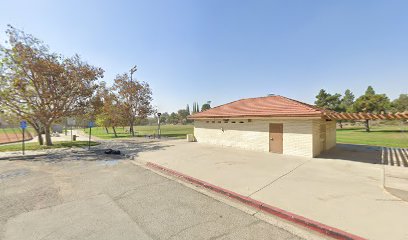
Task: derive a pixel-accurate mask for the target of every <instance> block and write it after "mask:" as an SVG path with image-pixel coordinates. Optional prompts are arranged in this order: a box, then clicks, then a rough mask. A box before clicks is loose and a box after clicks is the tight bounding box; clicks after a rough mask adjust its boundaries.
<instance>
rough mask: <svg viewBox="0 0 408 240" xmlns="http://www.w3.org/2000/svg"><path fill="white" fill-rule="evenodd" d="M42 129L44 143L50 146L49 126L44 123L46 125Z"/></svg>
mask: <svg viewBox="0 0 408 240" xmlns="http://www.w3.org/2000/svg"><path fill="white" fill-rule="evenodd" d="M44 129H45V144H46V145H47V146H52V140H51V129H50V126H49V125H46V126H44Z"/></svg>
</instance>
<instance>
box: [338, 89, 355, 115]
mask: <svg viewBox="0 0 408 240" xmlns="http://www.w3.org/2000/svg"><path fill="white" fill-rule="evenodd" d="M353 104H354V94H353V93H352V92H351V91H350V89H347V90H346V91H345V92H344V97H343V98H342V99H341V105H342V107H341V108H342V110H343V111H344V112H352V111H353Z"/></svg>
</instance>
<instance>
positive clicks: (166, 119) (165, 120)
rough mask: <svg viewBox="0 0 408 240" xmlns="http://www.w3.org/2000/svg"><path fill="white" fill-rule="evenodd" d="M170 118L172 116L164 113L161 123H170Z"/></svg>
mask: <svg viewBox="0 0 408 240" xmlns="http://www.w3.org/2000/svg"><path fill="white" fill-rule="evenodd" d="M169 116H170V115H169V113H168V112H164V113H162V115H161V116H160V123H168V120H169Z"/></svg>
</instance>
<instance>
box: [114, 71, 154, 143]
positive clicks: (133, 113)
mask: <svg viewBox="0 0 408 240" xmlns="http://www.w3.org/2000/svg"><path fill="white" fill-rule="evenodd" d="M113 90H115V91H116V92H117V93H118V95H117V96H118V101H119V102H120V104H119V105H118V106H119V107H120V112H121V114H122V116H123V118H124V121H126V122H127V123H128V124H129V126H130V132H131V133H132V136H135V131H134V128H133V126H134V123H135V120H136V118H140V119H144V118H146V117H147V116H148V115H150V114H152V113H153V107H152V105H151V101H152V99H153V98H152V91H151V89H150V86H149V84H148V83H146V82H139V81H136V80H133V81H130V78H129V75H128V74H127V73H124V74H122V75H117V76H116V78H115V80H114V84H113Z"/></svg>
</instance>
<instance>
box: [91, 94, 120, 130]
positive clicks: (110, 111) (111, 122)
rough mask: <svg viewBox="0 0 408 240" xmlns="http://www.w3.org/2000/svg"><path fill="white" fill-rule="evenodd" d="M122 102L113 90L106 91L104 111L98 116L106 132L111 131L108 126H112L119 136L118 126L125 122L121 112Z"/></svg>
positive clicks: (98, 122) (97, 120) (97, 119)
mask: <svg viewBox="0 0 408 240" xmlns="http://www.w3.org/2000/svg"><path fill="white" fill-rule="evenodd" d="M120 104H121V103H120V102H119V101H118V98H117V96H116V95H115V94H114V93H113V92H110V91H106V92H105V95H104V96H103V107H102V112H101V113H100V114H99V115H97V117H96V122H97V124H98V126H103V127H105V130H106V133H109V131H108V127H111V128H112V130H113V133H114V134H115V137H117V133H116V127H117V126H120V125H122V124H123V123H124V118H123V117H122V114H121V112H120V109H121V107H120Z"/></svg>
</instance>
